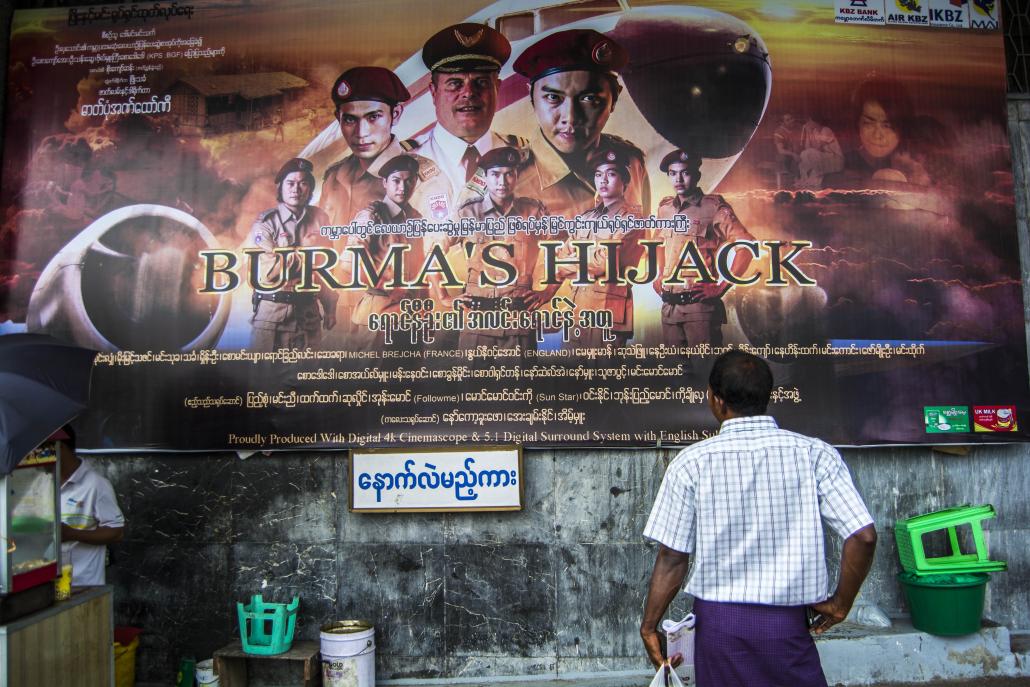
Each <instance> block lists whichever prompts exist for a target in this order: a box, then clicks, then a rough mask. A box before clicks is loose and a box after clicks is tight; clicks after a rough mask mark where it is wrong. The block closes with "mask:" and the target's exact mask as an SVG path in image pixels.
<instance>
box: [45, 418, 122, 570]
mask: <svg viewBox="0 0 1030 687" xmlns="http://www.w3.org/2000/svg"><path fill="white" fill-rule="evenodd" d="M56 436H57V441H58V442H59V443H60V444H61V445H62V446H61V454H60V455H61V563H62V564H63V565H67V564H68V563H71V565H72V585H73V586H75V587H90V586H95V585H102V584H104V582H105V566H106V565H107V545H108V544H114V543H116V542H120V541H121V540H122V537H123V535H124V533H125V518H124V517H123V516H122V511H121V509H119V508H118V500H117V499H116V498H115V495H114V488H113V487H112V486H111V483H110V482H109V481H108V480H107V478H106V477H104V476H102V475H101V474H100V473H98V472H97V471H96V470H94V469H93V466H92V465H91V464H90V463H89V462H88V461H85V460H82V459H81V458H79V457H78V456H77V455H75V431H74V430H73V429H72V428H71V427H70V426H68V425H65V427H64V428H62V429H61V430H60V431H59V432H58V433H57V435H56Z"/></svg>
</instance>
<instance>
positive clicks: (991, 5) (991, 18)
mask: <svg viewBox="0 0 1030 687" xmlns="http://www.w3.org/2000/svg"><path fill="white" fill-rule="evenodd" d="M997 4H998V3H997V2H995V0H973V13H972V16H971V17H970V24H971V25H972V27H973V28H974V29H996V28H998V8H997Z"/></svg>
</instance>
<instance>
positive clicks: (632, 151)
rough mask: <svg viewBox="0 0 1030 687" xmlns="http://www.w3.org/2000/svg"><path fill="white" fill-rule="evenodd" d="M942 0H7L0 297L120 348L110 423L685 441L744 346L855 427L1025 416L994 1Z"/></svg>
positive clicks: (449, 438)
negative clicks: (47, 3)
mask: <svg viewBox="0 0 1030 687" xmlns="http://www.w3.org/2000/svg"><path fill="white" fill-rule="evenodd" d="M947 4H948V3H930V4H929V5H925V6H921V7H919V8H914V7H910V6H909V5H910V3H894V2H887V3H886V4H884V3H865V2H862V3H857V2H851V3H848V2H844V3H841V2H836V3H830V2H816V1H806V0H791V1H784V2H759V1H758V0H724V1H716V0H712V1H710V2H695V3H687V2H668V3H654V2H644V1H641V0H632V1H618V0H571V1H568V2H560V1H558V2H536V1H532V0H526V1H514V0H512V1H502V2H495V3H492V4H489V3H485V2H475V1H471V0H468V1H457V2H447V3H441V2H419V3H408V2H402V1H401V0H382V1H380V2H375V3H344V4H341V3H333V2H328V1H325V2H323V1H320V0H306V1H301V2H293V3H289V4H285V3H280V2H271V1H270V0H269V1H266V0H249V1H243V0H240V1H232V0H228V1H226V0H222V1H219V2H206V1H203V0H197V1H196V2H192V3H185V2H156V3H147V4H132V5H96V6H92V7H79V8H66V9H43V10H19V11H16V12H15V14H14V20H13V26H12V34H11V44H10V45H11V51H10V61H9V71H8V92H7V109H6V125H5V129H4V156H3V185H2V193H0V206H2V209H3V218H4V223H3V226H2V230H0V323H2V324H0V331H2V332H3V333H13V332H20V331H29V332H43V333H48V334H51V335H53V336H56V337H58V338H61V339H64V340H68V341H72V342H75V343H78V344H80V345H82V346H86V347H91V348H95V349H97V350H99V351H100V352H101V353H100V355H99V357H98V358H97V362H96V368H95V374H94V390H93V401H92V403H91V406H90V408H89V410H88V411H87V413H86V414H85V415H84V416H83V417H82V418H81V421H80V422H79V427H80V429H81V443H82V444H83V445H84V446H85V447H87V448H95V449H112V450H119V449H124V450H128V449H140V448H146V449H168V450H218V449H229V450H240V451H249V450H267V449H298V448H300V449H314V448H344V447H357V446H362V447H375V446H386V447H393V446H405V445H441V444H472V443H481V444H490V443H517V444H522V445H525V446H531V447H532V446H599V445H603V446H656V445H662V444H666V445H667V444H684V443H689V442H693V441H697V440H700V439H702V438H705V437H707V436H711V435H712V434H713V433H714V432H715V431H717V427H716V424H715V421H714V419H713V418H712V417H711V414H710V412H709V410H708V397H707V378H708V374H709V371H710V367H711V364H712V361H713V360H714V359H715V358H716V356H718V355H719V354H720V353H722V352H724V351H728V350H744V351H750V352H754V353H757V354H759V355H761V356H763V357H765V358H766V359H768V360H769V361H770V363H771V365H772V367H773V370H774V374H775V380H776V381H775V386H774V390H773V396H772V403H771V406H770V409H769V410H770V412H771V413H772V414H773V415H775V416H776V417H777V418H778V419H779V421H780V422H781V424H782V425H784V426H786V427H789V428H792V429H796V430H799V431H802V432H806V433H810V434H815V435H818V436H820V437H823V438H825V439H827V440H829V441H831V442H833V443H835V444H838V445H862V444H920V443H933V444H940V443H949V442H952V443H971V442H998V441H1013V440H1016V441H1019V440H1024V438H1025V436H1026V435H1025V427H1026V422H1025V421H1024V422H1022V424H1021V423H1020V420H1021V419H1023V418H1021V416H1022V415H1024V414H1025V413H1026V412H1027V411H1028V408H1030V406H1028V404H1027V400H1028V399H1027V363H1026V344H1025V335H1024V322H1023V296H1022V290H1021V279H1020V266H1019V258H1018V248H1017V237H1016V227H1015V216H1014V215H1015V213H1014V195H1013V194H1014V192H1013V178H1012V167H1011V158H1010V150H1009V145H1008V137H1007V132H1006V121H1005V93H1004V88H1005V73H1004V53H1003V45H1002V37H1001V35H1000V33H999V32H998V30H997V27H996V23H995V24H994V25H993V28H991V26H990V25H989V24H988V23H985V22H986V20H982V18H980V19H977V18H978V17H980V14H982V13H983V12H984V11H989V12H993V9H992V8H989V7H987V8H985V7H981V5H982V3H972V5H975V12H979V13H980V14H973V12H974V8H971V7H967V6H966V5H965V3H951V5H954V6H955V7H956V10H955V12H949V13H948V14H947V15H945V13H944V12H945V10H946V9H947V8H944V9H942V6H943V5H947ZM895 5H897V6H896V7H895ZM869 8H872V10H870V9H869ZM869 12H872V14H868V13H869ZM874 15H875V16H874ZM969 16H973V17H974V19H975V21H974V20H968V19H967V17H969ZM870 17H872V18H873V19H875V21H872V20H870V21H865V20H866V19H869V18H870ZM977 22H979V23H977ZM978 27H980V28H978ZM985 27H986V28H985ZM943 46H946V49H945V48H944V47H943ZM998 409H1001V410H998ZM963 418H964V419H963ZM970 418H973V420H972V421H971V420H970Z"/></svg>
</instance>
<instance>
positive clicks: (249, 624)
mask: <svg viewBox="0 0 1030 687" xmlns="http://www.w3.org/2000/svg"><path fill="white" fill-rule="evenodd" d="M299 605H300V597H294V599H293V601H291V602H290V603H289V604H277V603H265V602H264V601H263V600H262V598H261V595H260V594H255V595H254V596H252V597H251V599H250V604H248V605H246V606H244V605H243V604H242V603H240V602H238V601H237V602H236V615H237V616H238V617H239V621H240V641H241V643H242V644H243V650H244V651H245V652H246V653H248V654H255V655H257V656H274V655H275V654H281V653H283V652H285V651H289V650H290V647H291V646H293V632H294V630H295V629H296V627H297V607H298V606H299Z"/></svg>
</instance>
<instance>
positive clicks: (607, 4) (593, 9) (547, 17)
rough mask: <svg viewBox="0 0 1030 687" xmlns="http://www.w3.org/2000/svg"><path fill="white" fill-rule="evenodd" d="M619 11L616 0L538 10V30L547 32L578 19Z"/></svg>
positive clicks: (589, 0) (599, 0)
mask: <svg viewBox="0 0 1030 687" xmlns="http://www.w3.org/2000/svg"><path fill="white" fill-rule="evenodd" d="M621 9H622V8H621V7H620V6H619V3H618V0H588V1H587V2H579V3H576V4H574V5H562V6H561V7H548V8H547V9H542V10H540V30H541V31H547V30H548V29H553V28H556V27H559V26H564V25H565V24H571V23H572V22H574V21H579V20H580V19H589V18H590V17H597V16H600V15H602V14H609V13H611V12H618V11H620V10H621Z"/></svg>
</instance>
